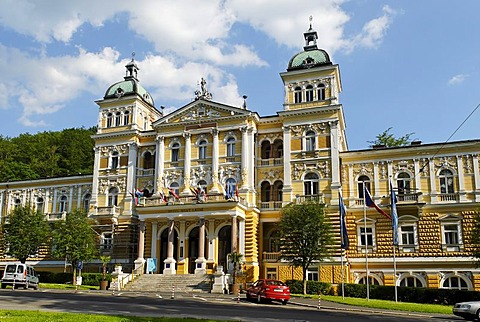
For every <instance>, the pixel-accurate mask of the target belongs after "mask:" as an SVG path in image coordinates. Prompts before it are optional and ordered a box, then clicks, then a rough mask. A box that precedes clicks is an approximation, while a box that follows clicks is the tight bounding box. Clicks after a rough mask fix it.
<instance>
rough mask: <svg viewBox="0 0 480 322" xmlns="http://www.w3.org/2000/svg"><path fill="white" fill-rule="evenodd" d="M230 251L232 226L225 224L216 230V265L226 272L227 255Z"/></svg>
mask: <svg viewBox="0 0 480 322" xmlns="http://www.w3.org/2000/svg"><path fill="white" fill-rule="evenodd" d="M231 252H232V226H230V225H229V226H225V227H222V228H221V229H220V231H219V232H218V265H219V266H223V271H224V272H225V273H226V272H228V259H227V255H228V254H230V253H231Z"/></svg>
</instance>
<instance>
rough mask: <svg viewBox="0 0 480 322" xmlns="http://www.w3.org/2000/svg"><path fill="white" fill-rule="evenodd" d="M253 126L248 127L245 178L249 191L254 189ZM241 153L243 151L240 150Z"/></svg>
mask: <svg viewBox="0 0 480 322" xmlns="http://www.w3.org/2000/svg"><path fill="white" fill-rule="evenodd" d="M254 135H255V133H254V128H249V129H248V136H247V137H248V153H247V156H248V161H247V169H248V170H247V178H248V189H249V190H250V191H255V183H254V177H253V174H254V171H253V169H255V139H254ZM242 153H243V152H242Z"/></svg>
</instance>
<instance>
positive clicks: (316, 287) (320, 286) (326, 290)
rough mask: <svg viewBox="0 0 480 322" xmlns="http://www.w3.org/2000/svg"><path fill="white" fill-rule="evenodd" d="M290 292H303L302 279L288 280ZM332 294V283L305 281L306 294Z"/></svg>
mask: <svg viewBox="0 0 480 322" xmlns="http://www.w3.org/2000/svg"><path fill="white" fill-rule="evenodd" d="M286 284H287V285H288V287H289V288H290V293H293V294H303V281H299V280H288V281H287V282H286ZM320 293H321V294H332V285H331V284H328V283H323V282H318V281H307V294H320Z"/></svg>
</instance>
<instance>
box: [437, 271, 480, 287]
mask: <svg viewBox="0 0 480 322" xmlns="http://www.w3.org/2000/svg"><path fill="white" fill-rule="evenodd" d="M452 279H457V281H458V282H459V283H458V286H456V287H452V283H451V281H452ZM447 281H448V284H449V285H448V286H444V284H445V282H447ZM461 281H464V282H465V284H466V285H467V286H466V287H462V284H461ZM439 288H444V289H449V290H468V291H471V290H473V284H472V281H471V280H470V278H468V276H466V275H465V274H459V273H458V274H455V273H449V274H445V275H444V276H443V278H442V279H441V280H440V285H439Z"/></svg>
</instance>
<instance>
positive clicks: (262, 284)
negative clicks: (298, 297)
mask: <svg viewBox="0 0 480 322" xmlns="http://www.w3.org/2000/svg"><path fill="white" fill-rule="evenodd" d="M247 300H256V301H257V302H258V303H261V302H262V301H264V300H266V301H279V302H281V303H282V304H284V305H285V304H287V302H288V301H289V300H290V288H289V287H288V286H287V285H286V284H285V283H283V282H282V281H278V280H271V279H259V280H258V281H256V282H255V283H253V284H252V286H250V287H249V288H247Z"/></svg>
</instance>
